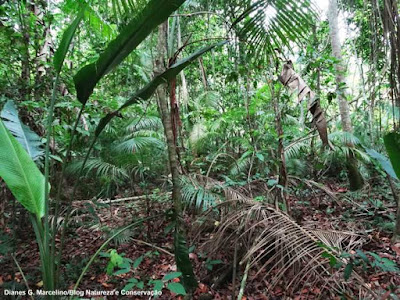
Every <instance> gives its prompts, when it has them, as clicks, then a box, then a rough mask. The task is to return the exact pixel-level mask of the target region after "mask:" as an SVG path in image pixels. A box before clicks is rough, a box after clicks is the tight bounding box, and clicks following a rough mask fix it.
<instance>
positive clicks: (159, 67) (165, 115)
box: [154, 23, 182, 215]
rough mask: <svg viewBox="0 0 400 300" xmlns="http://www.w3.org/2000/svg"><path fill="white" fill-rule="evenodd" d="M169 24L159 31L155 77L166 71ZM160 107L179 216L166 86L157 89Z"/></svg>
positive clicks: (177, 187)
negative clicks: (165, 61) (165, 60)
mask: <svg viewBox="0 0 400 300" xmlns="http://www.w3.org/2000/svg"><path fill="white" fill-rule="evenodd" d="M167 26H168V24H167V23H163V24H162V25H160V27H159V30H158V46H157V48H158V49H157V50H158V58H157V59H156V62H155V71H154V73H155V75H157V74H161V73H162V72H163V71H164V70H165V66H164V59H165V56H166V53H167V29H168V27H167ZM157 96H158V107H159V110H160V114H161V119H162V123H163V125H164V133H165V137H166V139H167V148H168V159H169V167H170V171H171V176H172V199H173V201H174V208H175V211H176V213H177V214H178V215H179V214H180V212H181V210H182V207H181V200H180V191H179V169H178V162H177V157H176V144H175V142H174V133H173V130H172V122H171V114H170V113H169V108H168V97H167V87H166V85H165V84H162V85H160V86H159V87H158V88H157Z"/></svg>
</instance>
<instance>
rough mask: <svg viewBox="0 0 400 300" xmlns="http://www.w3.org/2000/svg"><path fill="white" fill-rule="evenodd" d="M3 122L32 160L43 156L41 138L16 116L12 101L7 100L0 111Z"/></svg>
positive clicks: (16, 112)
mask: <svg viewBox="0 0 400 300" xmlns="http://www.w3.org/2000/svg"><path fill="white" fill-rule="evenodd" d="M1 118H2V119H3V124H4V125H5V126H6V128H7V129H8V130H9V131H10V132H11V134H12V135H13V136H14V137H15V138H16V139H17V141H18V142H19V143H20V144H21V146H22V147H23V148H24V149H25V150H26V152H27V153H28V154H29V156H30V157H31V158H32V159H33V160H34V161H37V160H40V159H41V158H42V156H43V150H42V146H43V143H42V141H41V138H40V137H39V136H38V135H37V134H36V133H35V132H34V131H32V130H31V129H30V128H29V127H28V126H26V125H25V124H23V123H22V122H21V120H20V118H19V116H18V111H17V108H16V106H15V103H14V101H12V100H8V101H7V102H6V104H5V105H4V107H3V109H2V111H1Z"/></svg>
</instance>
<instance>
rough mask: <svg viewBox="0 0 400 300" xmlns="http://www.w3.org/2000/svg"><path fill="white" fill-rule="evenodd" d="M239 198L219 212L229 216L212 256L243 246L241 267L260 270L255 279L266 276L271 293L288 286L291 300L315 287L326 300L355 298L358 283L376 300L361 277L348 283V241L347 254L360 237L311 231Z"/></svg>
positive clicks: (224, 219)
mask: <svg viewBox="0 0 400 300" xmlns="http://www.w3.org/2000/svg"><path fill="white" fill-rule="evenodd" d="M238 195H240V193H236V196H238ZM239 198H240V200H231V201H227V202H224V203H221V204H220V205H218V206H217V208H219V209H220V211H224V214H221V215H222V217H221V219H220V223H219V225H218V226H217V228H216V230H215V233H214V234H213V235H212V239H211V240H210V241H209V242H208V243H206V244H205V245H204V247H205V248H206V249H207V250H208V251H210V254H211V255H212V254H213V253H217V252H220V251H226V250H227V249H234V245H235V244H236V245H240V249H241V253H242V255H241V257H240V259H241V260H240V263H241V264H247V263H248V262H249V264H250V267H251V268H257V269H258V271H257V272H256V275H255V276H258V275H260V274H261V273H263V274H265V275H264V279H265V278H268V282H269V286H268V287H267V289H268V290H272V289H273V288H274V287H276V286H277V285H278V284H279V285H281V284H282V282H284V284H285V288H286V290H287V292H288V294H295V293H296V292H298V291H299V290H301V288H302V287H303V286H304V285H311V286H318V287H319V288H320V289H321V291H322V290H323V291H322V292H321V297H322V296H326V295H330V294H331V295H332V294H335V295H339V294H342V295H343V294H346V295H350V294H351V289H350V288H349V286H350V283H352V284H354V283H356V284H357V286H359V287H360V288H361V289H363V290H365V293H369V294H371V295H372V296H371V297H374V296H375V295H374V294H373V293H372V292H371V291H370V290H369V289H368V287H367V286H366V285H365V284H364V282H363V280H362V279H361V277H360V276H358V275H357V274H356V273H353V275H352V278H351V280H350V281H349V282H345V281H344V279H343V278H344V276H343V272H344V268H345V266H346V264H347V261H346V260H345V259H343V258H341V257H340V251H341V249H342V243H344V242H346V241H347V240H349V241H350V243H349V244H347V248H346V249H350V247H351V246H354V245H356V244H355V243H354V242H353V239H354V238H355V237H356V235H354V234H351V233H341V232H339V231H336V232H333V231H332V232H330V231H317V230H309V229H306V228H303V227H302V226H300V225H299V224H297V223H296V222H295V221H294V220H292V219H291V218H290V217H289V216H288V215H286V214H285V213H283V212H282V211H279V210H277V209H276V208H274V207H272V206H266V205H262V204H261V203H258V202H255V201H253V200H251V199H249V198H247V197H246V196H243V195H242V196H241V197H239ZM234 202H236V204H234ZM332 261H336V262H338V263H339V262H340V263H341V266H340V267H335V268H333V267H332V266H331V264H330V263H332ZM288 278H290V279H289V280H288ZM354 297H355V296H354ZM364 299H367V298H364Z"/></svg>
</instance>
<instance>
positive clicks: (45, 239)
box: [43, 72, 60, 290]
mask: <svg viewBox="0 0 400 300" xmlns="http://www.w3.org/2000/svg"><path fill="white" fill-rule="evenodd" d="M59 78H60V73H59V72H57V75H56V79H55V80H54V85H53V92H52V95H51V100H50V107H49V111H48V116H47V126H46V131H47V132H46V148H45V155H44V209H45V211H44V221H43V222H44V235H43V247H44V249H43V250H44V251H46V253H47V254H50V251H51V250H50V249H51V245H52V243H50V241H51V235H50V225H49V206H50V205H49V202H50V200H49V199H50V197H49V192H50V187H49V181H50V178H49V177H50V139H51V132H52V123H53V116H54V105H55V102H56V94H57V85H58V81H59ZM53 239H54V234H53ZM46 256H48V258H46V262H47V263H49V265H48V266H45V268H46V269H47V270H48V272H49V274H47V276H48V279H49V282H47V283H46V285H45V289H47V290H52V289H54V261H53V256H51V255H46Z"/></svg>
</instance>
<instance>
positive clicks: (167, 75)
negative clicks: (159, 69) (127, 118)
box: [95, 41, 227, 136]
mask: <svg viewBox="0 0 400 300" xmlns="http://www.w3.org/2000/svg"><path fill="white" fill-rule="evenodd" d="M226 43H227V42H226V41H222V42H219V43H216V44H212V45H210V46H207V47H204V48H202V49H200V50H198V51H196V52H195V53H193V54H192V55H190V56H188V57H186V58H184V59H182V60H179V61H178V62H176V63H175V64H173V65H172V66H171V67H169V68H168V69H167V70H166V71H165V72H163V73H161V74H159V75H157V76H156V77H154V78H153V80H152V81H151V82H149V83H148V84H147V85H146V86H145V87H144V88H142V89H141V90H139V91H138V92H137V93H135V94H134V95H133V96H132V97H131V98H130V99H129V100H128V101H126V102H125V103H124V104H123V105H122V106H121V107H120V108H118V109H117V110H116V111H114V112H112V113H109V114H107V115H106V116H105V117H103V118H102V119H101V120H100V122H99V125H98V126H97V128H96V131H95V135H96V136H99V134H100V133H101V132H102V131H103V129H104V127H105V126H106V125H107V124H108V123H109V122H110V121H111V120H112V119H113V118H114V117H115V116H117V115H118V114H119V113H120V112H121V110H123V109H124V108H126V107H128V106H130V105H132V104H135V103H137V102H138V101H140V100H147V99H149V98H150V97H151V96H152V95H153V94H154V92H155V91H156V89H157V87H158V86H159V85H160V84H162V83H165V82H168V80H170V79H172V78H174V77H176V76H177V75H178V74H179V72H180V71H182V70H183V69H184V68H186V67H187V66H188V65H189V64H190V63H192V62H193V61H194V60H196V59H197V58H198V57H200V56H201V55H203V54H204V53H206V52H208V51H210V50H211V49H213V48H214V47H218V46H222V45H224V44H226Z"/></svg>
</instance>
